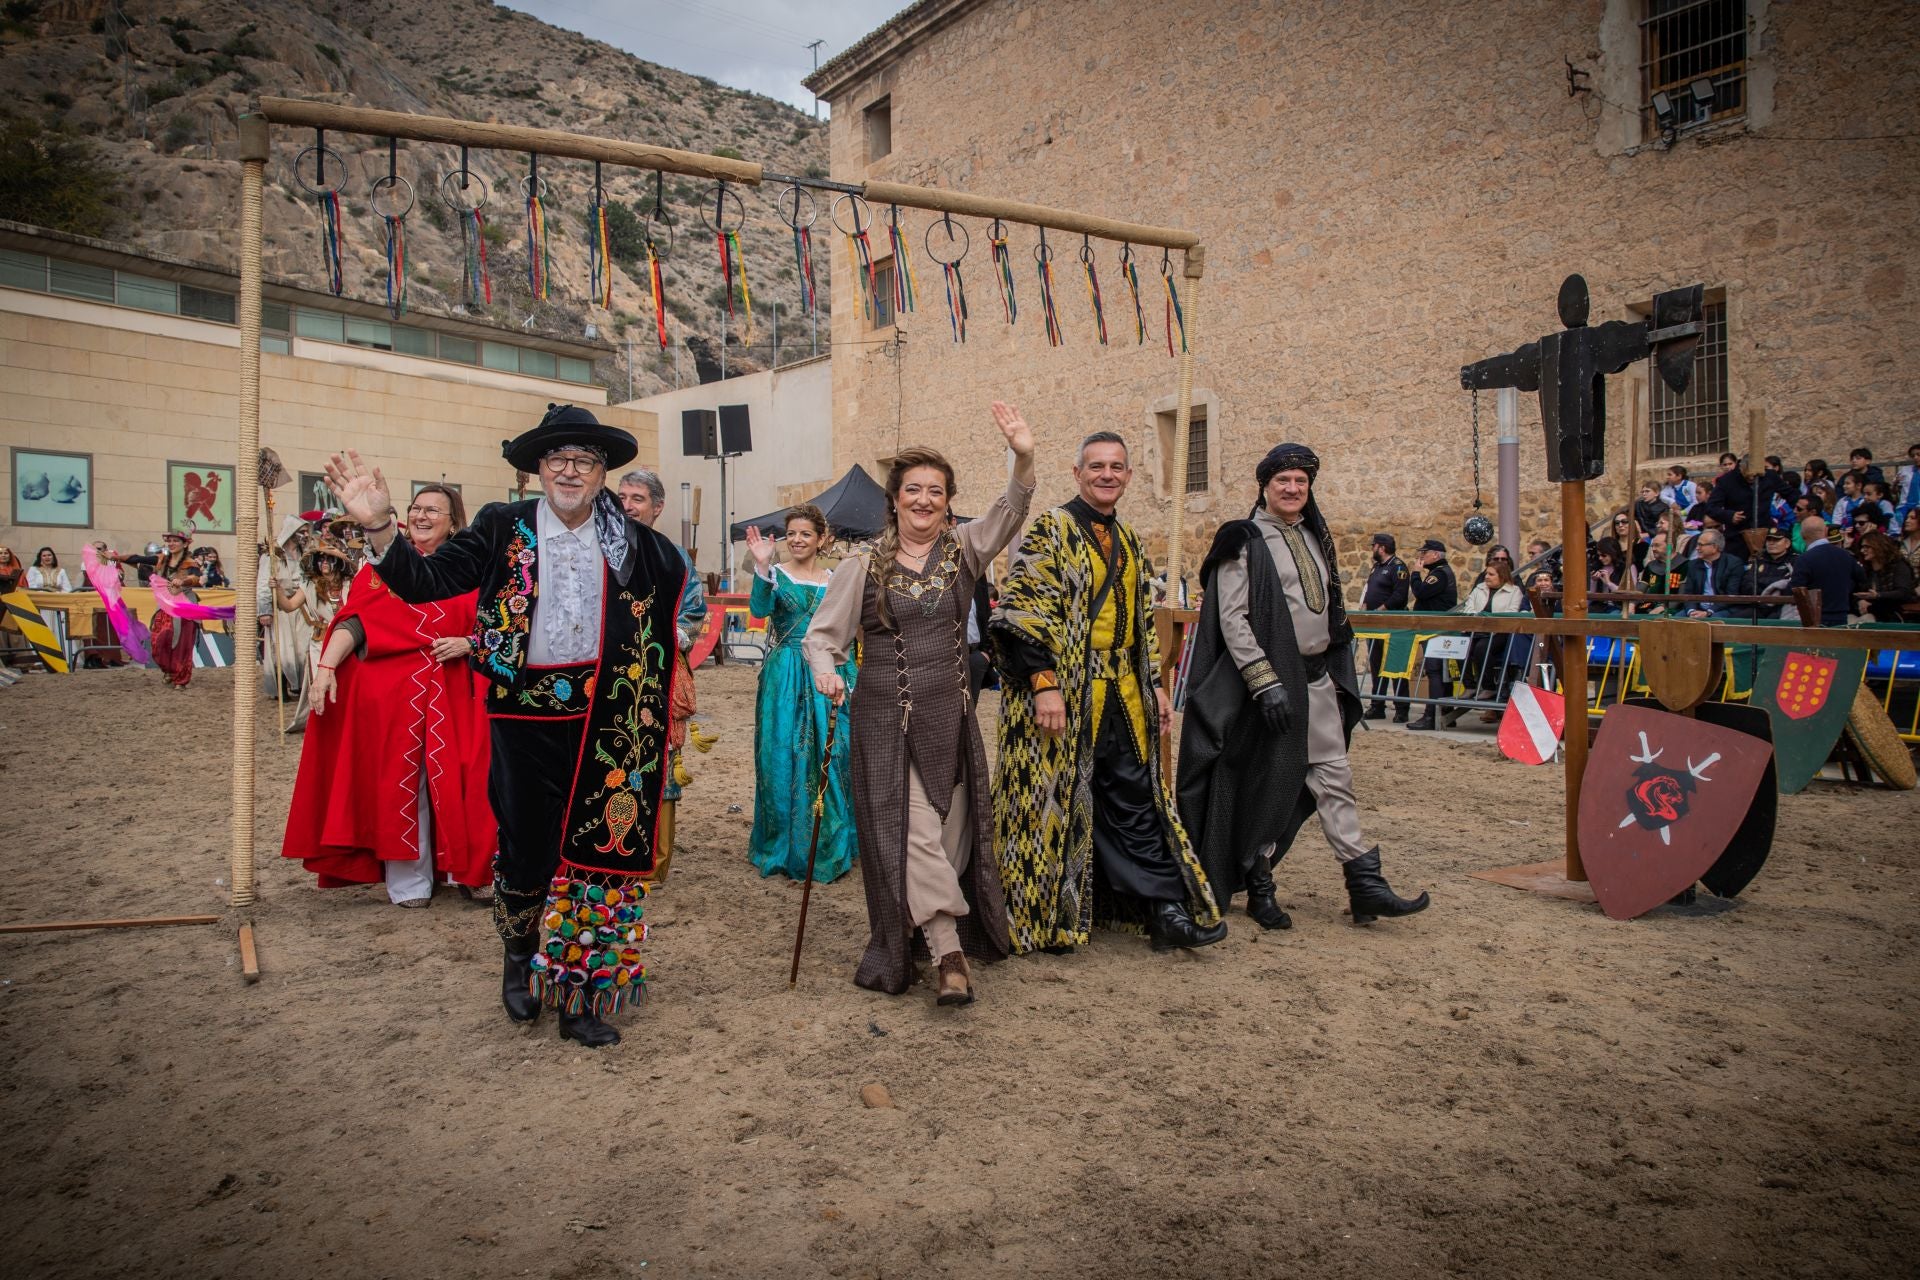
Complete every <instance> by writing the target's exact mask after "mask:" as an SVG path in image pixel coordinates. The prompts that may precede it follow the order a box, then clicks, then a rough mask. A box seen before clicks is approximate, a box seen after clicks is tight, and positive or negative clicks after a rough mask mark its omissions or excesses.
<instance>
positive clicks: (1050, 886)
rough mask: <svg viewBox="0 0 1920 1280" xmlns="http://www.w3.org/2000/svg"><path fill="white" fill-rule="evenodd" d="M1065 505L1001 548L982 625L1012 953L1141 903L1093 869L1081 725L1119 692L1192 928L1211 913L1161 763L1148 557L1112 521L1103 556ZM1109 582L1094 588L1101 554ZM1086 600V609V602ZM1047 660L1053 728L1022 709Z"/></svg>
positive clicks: (1120, 720)
mask: <svg viewBox="0 0 1920 1280" xmlns="http://www.w3.org/2000/svg"><path fill="white" fill-rule="evenodd" d="M1083 505H1084V504H1081V503H1078V502H1077V501H1076V502H1075V503H1071V504H1069V505H1068V506H1066V507H1056V508H1054V509H1053V510H1051V511H1047V512H1045V513H1044V514H1042V515H1041V516H1040V517H1039V518H1038V519H1037V520H1035V521H1034V523H1033V525H1032V527H1031V528H1030V529H1028V531H1027V535H1026V537H1025V538H1023V539H1022V540H1021V542H1020V546H1019V548H1018V549H1017V550H1016V551H1015V552H1014V556H1013V565H1012V569H1011V571H1010V573H1009V575H1008V577H1007V581H1006V583H1005V585H1004V587H1003V588H1002V591H1001V594H1000V601H999V605H998V607H997V608H996V609H995V611H994V615H993V623H992V627H991V633H992V638H993V642H994V645H995V648H996V650H997V651H998V654H999V666H1000V669H1001V671H1002V672H1003V674H1004V675H1005V676H1006V677H1007V678H1006V679H1005V681H1004V688H1003V691H1002V694H1001V705H1000V766H999V770H998V773H997V775H996V777H995V782H994V789H993V790H994V804H993V815H994V847H995V850H996V851H997V853H998V856H999V859H1000V876H1001V880H1002V882H1003V883H1004V885H1005V888H1006V903H1007V917H1008V926H1009V933H1010V935H1011V938H1012V942H1013V949H1014V951H1015V952H1021V953H1024V952H1028V951H1034V950H1038V949H1040V948H1042V947H1061V946H1079V945H1083V944H1085V943H1086V941H1087V939H1088V934H1089V932H1090V931H1091V929H1092V926H1093V925H1095V924H1099V925H1102V926H1114V925H1120V926H1122V927H1139V926H1140V925H1141V924H1143V922H1144V918H1145V916H1144V913H1145V910H1146V907H1147V904H1146V903H1145V902H1143V901H1141V900H1139V899H1136V898H1133V897H1131V896H1130V895H1123V894H1116V893H1114V892H1112V891H1111V890H1110V888H1109V887H1108V886H1107V884H1106V883H1105V879H1104V877H1102V876H1096V875H1095V865H1096V859H1095V857H1094V851H1093V828H1094V805H1093V795H1092V782H1093V773H1094V733H1095V730H1096V729H1097V727H1098V726H1099V725H1101V724H1102V723H1103V713H1104V711H1105V703H1106V700H1107V699H1109V698H1115V697H1117V698H1119V699H1121V701H1122V704H1123V706H1124V710H1125V713H1126V714H1125V715H1124V717H1115V718H1113V719H1111V720H1105V721H1104V723H1107V724H1109V725H1113V724H1125V725H1126V727H1127V729H1128V731H1129V732H1130V733H1132V735H1133V736H1134V740H1135V746H1136V747H1137V749H1138V751H1139V755H1140V759H1141V760H1142V761H1144V763H1145V765H1146V769H1147V773H1148V776H1149V777H1150V779H1151V784H1152V790H1153V798H1154V805H1155V807H1156V808H1157V809H1158V811H1159V815H1160V819H1161V823H1162V825H1163V828H1164V830H1165V833H1166V838H1167V843H1168V847H1169V849H1170V851H1171V852H1172V854H1173V858H1174V863H1175V865H1176V867H1177V869H1178V872H1179V876H1180V879H1181V882H1182V884H1183V886H1184V888H1185V891H1186V907H1187V909H1188V911H1190V912H1191V913H1192V915H1193V917H1194V919H1195V921H1196V922H1197V923H1199V924H1200V925H1201V926H1202V927H1206V926H1208V925H1211V924H1213V923H1215V922H1216V921H1218V920H1219V918H1220V912H1219V909H1218V907H1217V906H1216V905H1215V903H1214V899H1213V894H1212V892H1211V890H1209V889H1208V887H1207V880H1206V875H1205V873H1204V872H1202V871H1201V869H1200V863H1199V861H1198V860H1197V859H1196V858H1195V857H1194V855H1193V850H1192V848H1191V846H1190V845H1189V843H1188V840H1187V833H1186V830H1185V828H1184V827H1183V826H1182V825H1181V823H1180V816H1179V813H1178V810H1177V809H1176V807H1175V805H1174V801H1173V797H1172V794H1171V793H1170V791H1169V790H1168V786H1167V780H1166V778H1165V776H1164V774H1163V772H1162V770H1161V764H1160V752H1159V737H1160V715H1159V706H1158V702H1157V700H1156V699H1155V697H1154V695H1153V690H1154V689H1155V688H1156V687H1157V686H1158V684H1159V665H1160V659H1159V651H1158V650H1159V646H1158V643H1157V641H1156V640H1155V637H1154V631H1153V608H1152V597H1151V591H1150V587H1149V582H1150V579H1151V578H1152V567H1151V565H1150V564H1149V562H1148V561H1147V559H1146V556H1145V555H1144V554H1143V552H1142V551H1141V549H1140V540H1139V538H1138V537H1137V536H1136V535H1135V534H1134V532H1133V530H1131V529H1129V528H1128V527H1127V526H1126V525H1125V524H1123V523H1121V522H1120V521H1119V520H1117V519H1116V520H1114V521H1112V523H1111V525H1110V526H1109V528H1110V529H1111V531H1112V537H1113V546H1112V548H1111V557H1110V556H1109V552H1108V551H1107V550H1106V549H1103V548H1102V547H1101V545H1100V543H1099V542H1098V541H1097V540H1096V538H1095V536H1094V533H1093V523H1092V522H1091V521H1090V520H1087V519H1083V518H1081V515H1079V514H1076V512H1075V508H1076V507H1079V506H1083ZM1110 558H1111V563H1112V565H1113V569H1112V572H1113V574H1114V577H1115V581H1114V583H1113V586H1112V587H1111V589H1106V579H1107V574H1108V572H1109V569H1108V565H1109V559H1110ZM1096 601H1098V611H1097V612H1096V611H1095V608H1094V606H1095V603H1096ZM1048 666H1051V668H1052V669H1053V671H1054V672H1055V673H1056V675H1057V676H1058V678H1059V688H1060V694H1061V697H1062V700H1063V701H1064V702H1065V703H1066V710H1067V724H1066V731H1065V732H1064V733H1062V734H1060V735H1059V736H1057V737H1056V736H1054V735H1051V734H1048V733H1045V732H1044V731H1042V730H1041V729H1040V727H1039V725H1038V724H1037V723H1036V721H1035V719H1034V708H1033V699H1034V695H1033V692H1032V690H1031V688H1030V687H1029V685H1028V682H1027V680H1026V676H1027V674H1029V673H1031V672H1032V671H1035V670H1043V669H1045V668H1046V667H1048Z"/></svg>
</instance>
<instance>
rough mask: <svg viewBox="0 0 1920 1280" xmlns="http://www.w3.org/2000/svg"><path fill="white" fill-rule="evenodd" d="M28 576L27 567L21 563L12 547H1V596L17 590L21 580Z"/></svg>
mask: <svg viewBox="0 0 1920 1280" xmlns="http://www.w3.org/2000/svg"><path fill="white" fill-rule="evenodd" d="M26 576H27V566H25V565H24V564H21V563H20V557H19V556H16V555H15V554H13V548H12V547H0V596H3V595H6V594H7V593H8V592H9V591H14V590H17V589H18V588H19V586H20V579H22V578H24V577H26Z"/></svg>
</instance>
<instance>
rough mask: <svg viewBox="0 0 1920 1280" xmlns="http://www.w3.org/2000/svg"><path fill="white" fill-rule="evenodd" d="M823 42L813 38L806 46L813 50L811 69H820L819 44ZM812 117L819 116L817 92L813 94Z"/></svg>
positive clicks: (817, 117) (816, 117) (816, 118)
mask: <svg viewBox="0 0 1920 1280" xmlns="http://www.w3.org/2000/svg"><path fill="white" fill-rule="evenodd" d="M825 43H826V41H825V40H815V41H814V42H813V43H812V44H810V45H808V46H807V48H809V49H811V50H812V51H813V69H814V70H815V71H818V70H820V46H821V45H823V44H825ZM813 118H814V119H815V120H818V119H819V118H820V95H819V94H817V93H816V94H814V95H813Z"/></svg>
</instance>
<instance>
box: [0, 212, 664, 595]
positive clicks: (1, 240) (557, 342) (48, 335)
mask: <svg viewBox="0 0 1920 1280" xmlns="http://www.w3.org/2000/svg"><path fill="white" fill-rule="evenodd" d="M238 287H239V282H238V280H237V279H236V278H235V277H233V276H232V275H230V274H227V273H224V272H222V271H220V270H219V269H217V268H214V267H209V266H207V265H205V264H201V263H193V262H187V261H184V260H180V259H169V258H161V257H156V256H154V255H151V254H137V253H134V252H132V251H130V250H128V249H125V248H123V247H120V246H115V245H110V244H106V243H104V242H101V241H96V240H84V239H81V238H78V237H74V236H67V235H61V234H58V233H55V232H49V231H41V230H37V229H35V228H32V227H27V226H23V225H21V224H18V223H8V222H0V392H4V394H3V395H0V477H3V478H4V480H5V483H6V484H7V486H8V488H9V490H10V494H11V497H10V500H9V501H8V502H7V503H6V505H5V506H4V507H0V543H4V544H5V545H7V546H10V547H12V548H13V549H14V550H15V551H16V552H18V553H19V554H20V555H22V556H23V557H27V556H31V555H32V553H33V550H34V548H36V547H39V546H42V545H46V546H51V547H52V548H53V549H54V551H55V553H56V554H57V555H58V556H59V557H60V561H61V563H62V564H63V565H71V566H74V572H73V575H72V576H73V577H74V578H75V579H76V580H77V579H78V576H79V575H78V565H79V563H80V549H81V547H82V546H83V545H85V544H86V543H89V542H93V541H95V540H100V541H105V542H107V543H108V544H109V545H110V546H112V547H114V548H115V549H118V550H121V551H136V550H138V549H139V548H140V547H141V546H142V545H144V544H145V543H147V542H148V541H150V540H152V539H155V538H157V537H158V536H159V534H160V531H161V530H162V529H164V528H166V527H167V525H168V522H169V519H170V518H171V517H174V516H178V515H180V514H182V511H183V509H184V508H185V506H186V504H187V503H189V502H192V503H194V504H196V508H197V509H195V510H194V511H192V512H191V517H192V518H194V519H195V522H196V524H197V526H198V527H199V530H200V534H199V536H197V537H196V539H195V542H196V545H201V546H213V547H215V548H217V549H218V550H219V552H220V556H221V559H222V560H223V561H224V562H225V564H226V565H227V567H228V571H229V572H230V573H231V572H233V569H234V563H235V562H234V539H233V535H232V533H231V529H232V527H233V526H232V520H233V516H234V506H233V504H234V502H235V501H248V502H255V503H258V502H259V501H260V495H259V493H258V491H255V492H253V493H250V494H245V495H241V494H236V493H234V492H233V491H232V490H233V472H232V470H231V468H232V467H233V465H234V436H235V422H236V419H237V417H238V414H239V393H240V358H239V357H240V331H239V329H238V328H237V327H236V325H235V323H234V321H235V297H234V295H235V293H236V292H237V291H238ZM262 312H263V329H262V334H261V349H262V350H263V351H264V352H266V354H265V355H264V356H263V358H262V360H261V367H260V442H261V444H262V445H264V446H267V447H269V448H272V449H273V450H274V451H275V452H276V453H278V454H279V457H280V460H281V462H282V464H283V465H285V467H286V468H287V470H288V471H289V472H290V473H292V475H293V476H294V480H295V483H294V484H292V485H289V486H287V487H284V488H282V489H279V490H277V491H276V493H275V504H276V509H277V513H279V514H284V513H285V512H288V511H294V510H300V509H301V508H302V507H317V506H324V505H328V502H327V499H326V495H325V494H324V492H323V491H322V490H321V488H320V480H319V476H320V471H321V468H322V466H323V465H324V463H325V461H326V458H327V455H328V454H330V453H332V452H333V451H335V450H338V449H346V448H352V449H358V450H359V451H360V452H361V453H362V455H363V456H365V457H366V458H367V459H368V460H369V461H370V462H374V463H377V464H378V465H379V466H381V468H382V469H383V470H384V472H385V474H386V476H387V479H388V482H389V484H390V485H391V486H392V488H393V491H394V495H395V497H396V499H398V500H400V501H401V502H404V501H405V500H406V498H407V497H408V496H409V495H410V493H411V490H412V487H413V486H416V485H419V484H424V483H427V482H430V481H443V482H448V483H451V484H454V485H457V486H459V487H460V490H461V496H462V498H463V499H464V500H465V503H466V507H467V511H468V513H469V514H470V515H471V514H472V513H474V512H477V511H478V510H479V509H480V507H482V506H483V505H485V504H486V503H488V502H500V501H504V500H506V499H507V498H508V497H509V496H511V494H512V492H513V490H514V484H515V474H514V471H513V468H512V467H510V466H508V465H507V464H506V462H505V461H504V460H503V459H502V458H501V456H500V442H501V441H502V440H503V439H505V438H507V437H509V436H513V435H517V434H519V433H520V432H521V431H524V430H526V429H527V428H528V427H530V426H532V425H533V424H534V423H536V422H538V421H539V419H540V416H541V414H542V413H544V412H545V411H546V407H547V405H548V403H549V402H552V401H571V402H573V403H577V404H584V405H587V406H589V407H591V408H592V409H593V411H594V412H595V413H596V414H597V415H599V416H600V417H601V419H602V421H607V422H612V423H614V424H616V425H618V426H621V427H624V428H626V429H627V430H629V431H632V432H633V433H634V434H635V435H636V436H637V437H639V440H640V457H641V460H642V461H643V462H646V463H649V464H651V463H655V462H657V460H658V431H657V428H656V422H655V417H654V415H653V414H651V413H648V412H644V411H641V410H635V409H629V408H610V407H608V406H607V392H606V388H605V387H602V386H599V385H597V384H595V383H594V382H593V361H594V360H595V359H596V358H597V357H599V356H603V355H605V354H606V349H605V348H603V347H600V346H597V345H593V344H588V343H581V342H575V341H571V340H568V339H555V338H548V337H543V336H539V335H535V334H530V333H525V332H522V331H520V330H518V329H509V328H502V327H500V326H497V325H492V324H485V323H481V322H477V321H473V320H467V319H462V318H457V317H450V316H436V315H428V314H425V313H411V312H409V313H405V314H404V315H403V317H402V321H401V322H398V323H396V322H394V321H392V320H391V318H390V317H389V316H388V314H387V312H386V310H385V309H384V308H380V307H374V306H370V305H368V304H365V303H358V302H354V301H352V300H351V299H343V298H335V297H333V296H331V295H330V294H326V293H320V292H315V291H313V290H308V289H301V288H297V287H295V286H292V285H288V284H285V283H276V282H273V281H269V282H267V284H266V286H265V291H264V306H263V308H262ZM223 468H224V469H225V470H222V469H223ZM42 477H45V480H43V479H42ZM189 477H191V478H189ZM68 480H71V481H72V486H71V495H70V496H71V497H72V499H73V500H72V501H70V502H67V503H59V502H57V501H55V500H54V499H57V498H58V497H59V496H61V494H59V493H53V494H48V493H45V492H42V490H43V488H51V489H56V490H58V489H65V488H67V487H68V485H67V482H68ZM534 489H535V491H536V492H537V491H538V486H537V484H536V485H535V486H534ZM209 511H210V512H212V518H211V519H210V518H209V517H208V516H207V515H206V514H205V513H206V512H209ZM262 526H263V528H264V527H265V522H264V520H263V522H262Z"/></svg>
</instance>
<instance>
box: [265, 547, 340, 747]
mask: <svg viewBox="0 0 1920 1280" xmlns="http://www.w3.org/2000/svg"><path fill="white" fill-rule="evenodd" d="M274 597H275V598H274V603H275V604H276V605H277V606H278V607H279V609H280V612H282V613H288V614H292V615H293V621H292V626H293V627H294V628H295V636H296V639H297V640H298V641H299V642H301V643H302V644H303V645H304V647H305V650H306V674H305V676H304V678H303V679H302V680H301V682H300V701H299V703H298V704H297V705H296V706H295V708H294V713H293V718H292V719H290V720H289V721H288V722H287V732H288V733H298V732H300V731H301V730H302V729H304V728H306V726H307V713H308V711H309V709H310V708H311V707H312V706H313V678H314V675H315V673H316V671H317V670H318V668H319V665H320V646H321V644H322V643H324V642H325V640H326V638H327V629H328V628H329V627H331V626H332V625H333V619H334V615H335V614H337V613H339V611H340V606H341V605H342V604H344V603H346V599H347V553H346V550H345V548H343V547H342V546H341V545H340V544H339V543H337V542H335V541H333V540H332V539H331V538H327V537H324V536H323V537H317V538H315V539H313V541H312V542H310V543H309V544H308V545H307V550H306V554H305V555H303V556H301V557H300V564H299V577H297V578H295V577H292V576H291V575H289V576H288V577H287V578H284V579H279V578H277V579H275V581H274Z"/></svg>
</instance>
